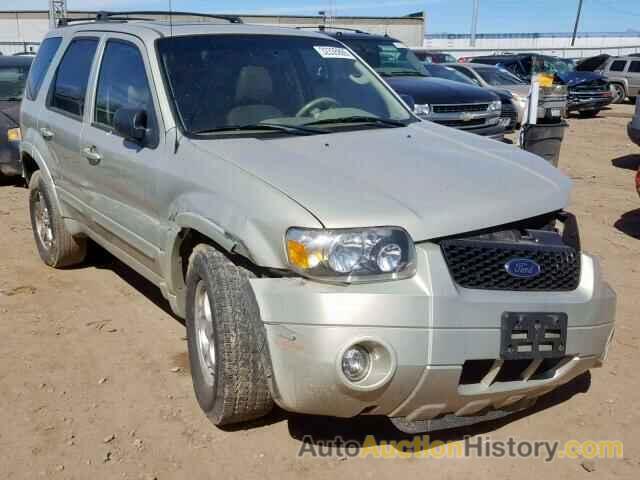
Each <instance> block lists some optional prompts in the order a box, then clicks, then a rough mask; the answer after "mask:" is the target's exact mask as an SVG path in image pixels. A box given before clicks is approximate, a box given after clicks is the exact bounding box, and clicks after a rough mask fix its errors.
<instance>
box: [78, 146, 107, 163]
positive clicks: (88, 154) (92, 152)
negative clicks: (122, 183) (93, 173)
mask: <svg viewBox="0 0 640 480" xmlns="http://www.w3.org/2000/svg"><path fill="white" fill-rule="evenodd" d="M82 153H83V155H84V156H85V158H86V159H87V160H89V163H90V164H91V165H98V164H99V163H100V161H101V160H102V155H100V154H99V153H98V152H97V151H96V147H87V148H83V149H82Z"/></svg>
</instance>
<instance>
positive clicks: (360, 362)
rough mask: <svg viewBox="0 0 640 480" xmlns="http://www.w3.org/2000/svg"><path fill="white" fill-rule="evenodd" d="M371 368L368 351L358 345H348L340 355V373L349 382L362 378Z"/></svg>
mask: <svg viewBox="0 0 640 480" xmlns="http://www.w3.org/2000/svg"><path fill="white" fill-rule="evenodd" d="M370 370H371V356H370V355H369V352H368V351H367V350H366V349H365V348H363V347H361V346H359V345H354V346H353V347H349V348H348V349H347V351H346V352H344V355H343V356H342V373H344V376H345V377H347V379H348V380H349V381H351V382H359V381H360V380H363V379H364V378H365V377H366V376H367V375H368V374H369V371H370Z"/></svg>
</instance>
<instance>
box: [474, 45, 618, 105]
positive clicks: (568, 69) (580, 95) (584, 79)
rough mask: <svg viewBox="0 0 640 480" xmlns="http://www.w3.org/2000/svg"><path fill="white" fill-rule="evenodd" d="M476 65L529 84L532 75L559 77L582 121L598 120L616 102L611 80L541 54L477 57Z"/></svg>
mask: <svg viewBox="0 0 640 480" xmlns="http://www.w3.org/2000/svg"><path fill="white" fill-rule="evenodd" d="M472 61H473V63H484V64H487V65H496V66H499V67H502V68H505V69H507V70H509V71H510V72H511V73H513V74H514V75H516V76H518V77H519V78H521V79H522V80H524V81H526V82H530V81H531V77H532V75H535V74H538V73H541V72H546V73H552V74H554V75H555V76H556V78H557V81H559V82H561V83H563V84H565V85H566V86H567V88H568V90H569V102H568V105H567V109H568V111H569V112H578V113H579V114H580V116H582V117H594V116H596V115H597V114H598V113H599V112H600V110H602V109H603V108H604V107H606V106H607V105H609V104H610V103H611V101H612V99H613V97H612V94H611V90H610V87H609V82H608V81H607V79H606V78H605V77H604V76H602V75H600V74H598V73H593V72H581V71H576V70H575V66H574V63H573V61H570V60H566V59H561V58H557V57H550V56H546V55H537V54H518V55H495V56H489V57H476V58H474V59H473V60H472Z"/></svg>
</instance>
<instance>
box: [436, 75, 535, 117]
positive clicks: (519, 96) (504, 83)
mask: <svg viewBox="0 0 640 480" xmlns="http://www.w3.org/2000/svg"><path fill="white" fill-rule="evenodd" d="M447 66H448V67H451V68H453V69H454V70H456V71H457V72H458V73H460V74H462V75H464V76H465V77H466V78H468V79H469V80H470V81H472V82H473V83H475V84H476V85H479V86H482V87H485V88H491V89H493V90H507V91H509V92H511V94H512V95H513V103H514V105H515V107H516V109H517V112H518V123H521V122H522V119H523V117H524V113H525V110H526V109H527V105H528V97H529V91H530V90H531V85H530V84H529V83H526V82H524V81H523V80H521V79H520V78H518V77H516V76H515V75H513V74H512V73H511V72H509V71H508V70H505V69H503V68H499V67H496V66H493V65H484V64H476V63H453V64H450V65H447Z"/></svg>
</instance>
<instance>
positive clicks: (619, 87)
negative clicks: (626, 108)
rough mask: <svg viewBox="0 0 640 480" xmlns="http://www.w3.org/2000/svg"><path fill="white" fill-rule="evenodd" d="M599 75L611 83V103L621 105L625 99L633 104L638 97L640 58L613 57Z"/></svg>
mask: <svg viewBox="0 0 640 480" xmlns="http://www.w3.org/2000/svg"><path fill="white" fill-rule="evenodd" d="M599 73H602V74H603V75H605V76H606V77H607V78H608V79H609V82H611V89H612V90H613V103H621V102H623V101H624V100H625V99H626V98H627V97H629V98H630V99H631V101H633V102H635V97H637V96H639V95H640V58H638V57H613V58H611V59H609V60H608V61H607V63H605V64H604V67H602V70H599Z"/></svg>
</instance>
